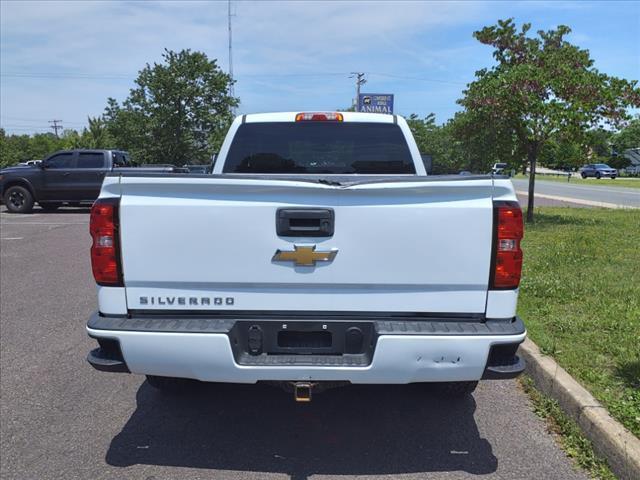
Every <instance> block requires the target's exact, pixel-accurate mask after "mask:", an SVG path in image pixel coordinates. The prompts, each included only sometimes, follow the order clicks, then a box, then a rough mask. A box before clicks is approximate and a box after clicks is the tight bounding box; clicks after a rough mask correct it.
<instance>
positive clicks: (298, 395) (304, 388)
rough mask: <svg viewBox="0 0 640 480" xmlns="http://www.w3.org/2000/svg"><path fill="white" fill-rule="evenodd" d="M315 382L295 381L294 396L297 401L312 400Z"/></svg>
mask: <svg viewBox="0 0 640 480" xmlns="http://www.w3.org/2000/svg"><path fill="white" fill-rule="evenodd" d="M312 390H313V384H312V383H310V382H295V383H294V384H293V398H294V399H295V401H296V402H307V403H308V402H310V401H311V392H312Z"/></svg>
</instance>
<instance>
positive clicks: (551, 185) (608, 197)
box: [511, 177, 640, 207]
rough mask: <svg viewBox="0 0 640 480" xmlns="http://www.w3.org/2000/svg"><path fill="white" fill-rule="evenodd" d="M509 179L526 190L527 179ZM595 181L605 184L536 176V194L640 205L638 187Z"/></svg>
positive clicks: (515, 185)
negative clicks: (578, 183)
mask: <svg viewBox="0 0 640 480" xmlns="http://www.w3.org/2000/svg"><path fill="white" fill-rule="evenodd" d="M511 181H512V182H513V186H514V187H515V189H516V190H517V191H522V192H526V191H527V190H528V185H529V180H527V179H512V180H511ZM597 181H600V182H607V186H598V185H594V186H590V185H584V184H580V185H576V184H572V183H563V182H553V181H549V180H547V181H545V180H540V179H539V178H538V177H536V194H543V195H551V196H554V197H565V198H573V199H578V200H587V201H592V202H604V203H611V204H614V205H620V206H627V207H640V189H638V188H625V187H616V186H608V185H609V184H611V185H614V184H615V180H609V179H602V180H593V182H597Z"/></svg>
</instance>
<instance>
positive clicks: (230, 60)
mask: <svg viewBox="0 0 640 480" xmlns="http://www.w3.org/2000/svg"><path fill="white" fill-rule="evenodd" d="M227 6H228V11H227V20H228V28H229V77H230V81H229V95H230V96H231V97H234V96H235V89H234V88H233V51H232V35H231V0H228V2H227ZM234 110H235V109H234ZM232 113H235V112H234V111H233V110H232Z"/></svg>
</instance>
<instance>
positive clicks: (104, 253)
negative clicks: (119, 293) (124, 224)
mask: <svg viewBox="0 0 640 480" xmlns="http://www.w3.org/2000/svg"><path fill="white" fill-rule="evenodd" d="M118 204H119V199H118V198H103V199H98V200H96V201H95V203H94V204H93V206H92V207H91V219H90V221H89V233H91V238H92V239H93V243H92V245H91V267H92V269H93V277H94V278H95V279H96V283H97V284H98V285H103V286H109V287H121V286H123V282H122V270H121V268H120V245H119V240H120V239H119V238H118Z"/></svg>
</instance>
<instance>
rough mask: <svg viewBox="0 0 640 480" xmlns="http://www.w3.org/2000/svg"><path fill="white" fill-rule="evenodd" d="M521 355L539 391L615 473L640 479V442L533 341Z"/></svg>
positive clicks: (631, 479)
mask: <svg viewBox="0 0 640 480" xmlns="http://www.w3.org/2000/svg"><path fill="white" fill-rule="evenodd" d="M520 354H521V355H522V357H523V358H524V359H525V361H526V362H527V370H526V373H527V374H528V375H529V376H530V377H531V378H533V381H534V382H535V384H536V387H537V388H538V389H539V390H541V391H542V392H543V393H545V394H546V395H548V396H550V397H552V398H554V399H556V400H557V401H558V403H559V404H560V407H562V409H563V410H564V411H565V412H566V413H567V414H568V415H569V416H571V418H573V419H574V420H575V421H576V422H577V423H578V425H579V426H580V428H581V429H582V431H583V432H584V434H585V435H586V436H587V438H589V440H591V442H592V443H593V446H594V449H595V451H596V452H597V453H598V454H599V455H601V456H602V457H604V458H606V459H607V461H608V462H609V466H610V467H611V470H612V471H613V472H614V473H615V474H616V475H617V476H618V477H619V478H621V479H622V480H637V479H640V440H639V439H638V438H636V437H635V436H634V435H633V434H632V433H631V432H629V431H628V430H627V429H626V428H624V427H623V426H622V425H621V424H620V423H619V422H618V421H616V420H614V419H613V418H611V416H610V415H609V412H607V409H606V408H604V407H603V406H602V405H601V404H600V403H599V402H598V401H597V400H596V399H595V398H594V397H593V395H591V394H590V393H589V392H588V391H587V390H585V388H584V387H583V386H582V385H580V384H579V383H578V382H577V381H575V380H574V379H573V377H572V376H571V375H569V374H568V373H567V372H566V371H565V370H564V369H563V368H562V367H561V366H559V365H558V364H557V363H556V362H555V360H553V359H552V358H551V357H549V356H547V355H544V354H542V353H541V352H540V349H539V348H538V346H537V345H536V344H535V343H533V342H532V341H531V340H529V339H527V340H525V342H524V343H523V344H522V345H520Z"/></svg>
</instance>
